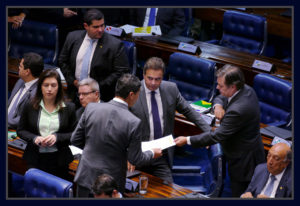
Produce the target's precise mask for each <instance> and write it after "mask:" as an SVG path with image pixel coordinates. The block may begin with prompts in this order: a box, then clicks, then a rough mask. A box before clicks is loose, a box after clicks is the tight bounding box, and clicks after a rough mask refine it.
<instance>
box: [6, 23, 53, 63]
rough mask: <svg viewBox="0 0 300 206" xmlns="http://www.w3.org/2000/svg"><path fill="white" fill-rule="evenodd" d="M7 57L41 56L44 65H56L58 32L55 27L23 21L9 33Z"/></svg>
mask: <svg viewBox="0 0 300 206" xmlns="http://www.w3.org/2000/svg"><path fill="white" fill-rule="evenodd" d="M10 37H11V40H10V46H9V56H12V57H16V58H22V57H23V54H24V53H26V52H36V53H38V54H40V55H41V56H43V58H44V62H45V63H46V64H55V65H56V63H57V55H58V30H57V27H56V25H54V24H47V23H43V22H37V21H31V20H24V22H23V24H22V26H21V27H20V28H18V29H16V30H13V29H12V30H11V32H10Z"/></svg>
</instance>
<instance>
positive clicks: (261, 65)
mask: <svg viewBox="0 0 300 206" xmlns="http://www.w3.org/2000/svg"><path fill="white" fill-rule="evenodd" d="M252 68H254V69H258V70H262V71H265V72H271V71H272V69H273V64H271V63H268V62H264V61H260V60H257V59H255V60H254V62H253V64H252Z"/></svg>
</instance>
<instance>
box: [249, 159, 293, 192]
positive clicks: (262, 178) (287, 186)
mask: <svg viewBox="0 0 300 206" xmlns="http://www.w3.org/2000/svg"><path fill="white" fill-rule="evenodd" d="M269 175H270V173H269V171H268V169H267V163H263V164H259V165H257V167H256V168H255V171H254V175H253V177H252V179H251V182H250V184H249V186H248V188H247V190H246V191H245V192H251V193H252V195H253V196H254V197H256V196H257V195H259V194H260V193H261V191H262V190H263V188H264V187H265V185H266V184H267V181H268V178H269ZM275 197H292V171H291V164H289V165H288V166H287V168H286V170H285V171H284V173H283V175H282V177H281V180H280V182H279V185H278V187H277V190H276V193H275Z"/></svg>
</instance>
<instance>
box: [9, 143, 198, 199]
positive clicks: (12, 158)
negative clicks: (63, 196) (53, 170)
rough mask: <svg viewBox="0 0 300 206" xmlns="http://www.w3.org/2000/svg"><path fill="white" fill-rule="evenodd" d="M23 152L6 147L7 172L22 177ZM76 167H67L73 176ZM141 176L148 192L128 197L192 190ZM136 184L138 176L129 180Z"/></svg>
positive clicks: (165, 195) (73, 164)
mask: <svg viewBox="0 0 300 206" xmlns="http://www.w3.org/2000/svg"><path fill="white" fill-rule="evenodd" d="M22 156H23V151H22V150H20V149H17V148H14V147H11V146H8V170H10V171H13V172H16V173H18V174H22V175H24V174H25V172H26V169H27V168H26V162H25V160H23V159H22ZM77 166H78V160H74V161H73V162H71V163H70V165H69V173H70V174H72V175H75V172H76V169H77ZM142 174H144V175H146V176H148V178H149V183H148V192H147V193H146V194H144V195H141V194H138V193H129V194H127V196H128V197H133V198H139V197H140V196H142V197H145V198H175V197H180V196H183V195H186V194H190V193H193V191H192V190H189V189H186V188H184V187H181V186H179V185H176V184H164V183H163V180H162V179H160V178H158V177H155V176H152V175H150V174H147V173H143V172H142ZM131 179H132V180H133V181H135V182H138V176H137V177H133V178H131Z"/></svg>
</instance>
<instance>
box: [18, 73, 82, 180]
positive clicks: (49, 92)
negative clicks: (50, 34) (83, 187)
mask: <svg viewBox="0 0 300 206" xmlns="http://www.w3.org/2000/svg"><path fill="white" fill-rule="evenodd" d="M75 126H76V115H75V105H74V104H73V103H67V102H64V94H63V88H62V84H61V79H60V76H59V74H58V73H57V71H55V70H53V69H48V70H45V71H43V72H42V74H41V75H40V77H39V80H38V86H37V90H36V94H35V96H34V98H33V99H32V101H28V103H27V104H26V105H25V107H24V109H23V112H22V114H21V118H20V122H19V125H18V129H17V135H18V136H19V137H20V138H22V139H24V140H25V141H27V147H26V149H25V151H24V155H23V158H24V159H25V160H26V161H27V167H28V169H29V168H39V169H41V170H44V171H46V172H48V173H51V174H54V175H56V176H59V177H62V178H64V179H68V165H69V163H70V162H72V160H73V155H72V153H71V150H70V148H69V146H68V145H69V144H70V138H71V134H72V132H73V130H74V129H75Z"/></svg>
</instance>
